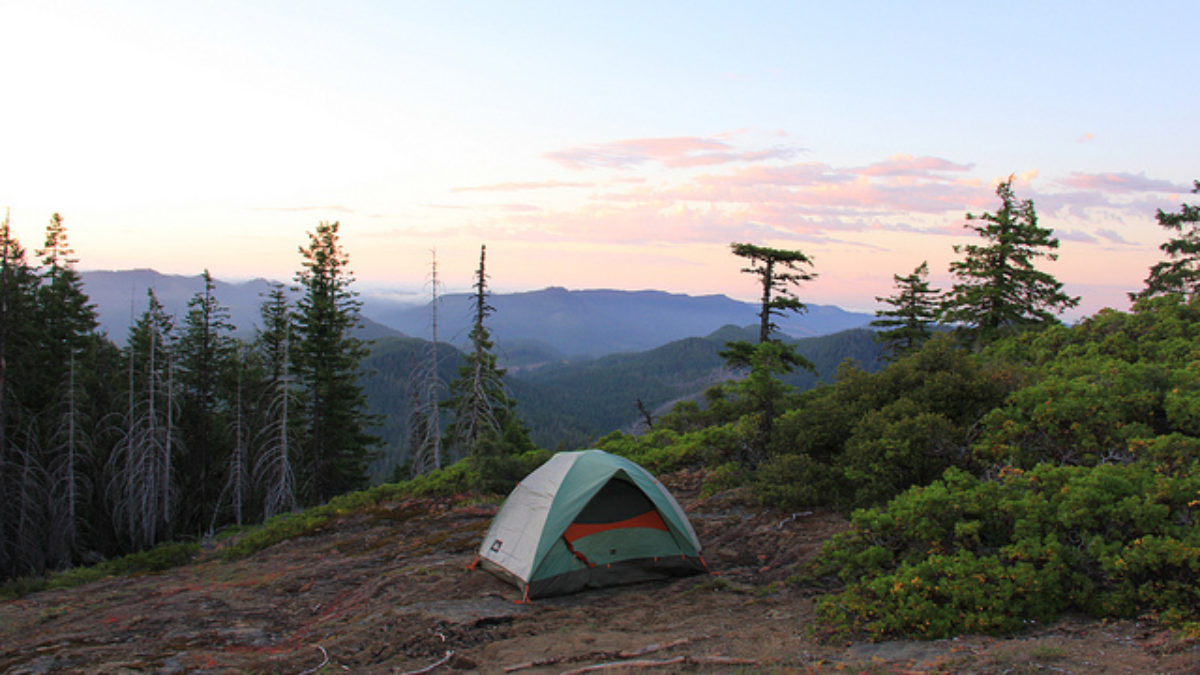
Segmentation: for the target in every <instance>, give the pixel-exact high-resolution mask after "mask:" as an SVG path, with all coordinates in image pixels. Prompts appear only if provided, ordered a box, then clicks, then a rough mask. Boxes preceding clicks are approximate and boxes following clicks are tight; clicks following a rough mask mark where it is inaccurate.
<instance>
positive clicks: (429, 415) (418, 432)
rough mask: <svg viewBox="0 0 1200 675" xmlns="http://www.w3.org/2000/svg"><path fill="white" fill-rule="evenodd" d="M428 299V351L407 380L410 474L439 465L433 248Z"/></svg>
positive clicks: (439, 378)
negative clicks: (429, 296)
mask: <svg viewBox="0 0 1200 675" xmlns="http://www.w3.org/2000/svg"><path fill="white" fill-rule="evenodd" d="M430 277H431V280H430V289H431V290H430V293H431V295H432V296H433V299H432V300H431V301H430V303H429V310H430V313H431V315H430V327H431V339H430V341H429V346H428V349H427V350H426V351H427V352H428V353H427V354H426V355H425V356H424V358H418V359H417V360H416V361H415V362H414V364H413V370H412V374H411V376H410V377H409V380H408V399H409V414H408V447H409V455H408V463H409V468H410V470H411V472H412V474H413V475H414V476H423V475H425V474H427V473H429V472H430V471H435V470H437V469H440V468H442V424H441V420H440V417H439V415H438V411H439V407H440V406H439V400H440V398H441V393H442V378H441V374H440V372H439V369H438V358H439V357H438V274H437V252H436V251H434V252H433V256H432V261H431V263H430Z"/></svg>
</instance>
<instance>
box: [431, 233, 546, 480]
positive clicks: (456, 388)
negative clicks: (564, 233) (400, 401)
mask: <svg viewBox="0 0 1200 675" xmlns="http://www.w3.org/2000/svg"><path fill="white" fill-rule="evenodd" d="M487 280H488V275H487V246H486V245H485V246H481V247H480V249H479V268H478V269H476V270H475V283H474V289H475V294H474V297H473V298H472V303H473V306H474V315H475V320H474V322H473V325H472V326H471V332H470V334H469V339H470V340H471V350H470V352H468V353H467V355H466V358H465V359H464V362H463V364H462V365H461V366H459V369H458V376H457V377H456V378H455V379H454V381H453V382H451V383H450V399H449V400H447V401H446V402H445V406H446V407H447V408H448V409H449V410H450V412H451V416H452V418H451V419H452V421H451V423H450V429H449V436H450V438H449V439H448V440H449V443H448V445H449V446H450V447H452V448H455V449H456V451H457V453H458V454H459V455H466V456H470V457H473V458H475V459H476V461H477V463H478V464H480V465H481V473H484V474H492V473H496V472H497V471H499V472H500V473H504V474H507V473H509V472H507V471H505V470H504V467H505V465H506V464H507V463H506V462H505V461H504V459H503V458H504V457H510V456H512V455H514V454H516V453H519V452H523V451H525V450H527V449H530V448H531V447H532V442H531V441H529V440H528V432H527V431H526V429H525V426H524V425H523V424H522V423H521V421H520V419H519V418H518V417H517V414H516V401H514V400H513V399H512V398H510V397H509V395H508V393H507V392H506V391H505V388H504V372H505V371H504V369H502V368H500V367H499V365H498V364H497V361H496V354H495V353H494V352H493V348H494V346H495V345H494V344H493V342H492V337H491V333H490V332H489V331H488V329H487V326H486V325H485V321H486V319H487V317H488V316H489V315H491V313H492V312H494V311H495V308H493V307H492V306H491V305H490V304H488V296H489V295H490V293H489V291H488V287H487ZM484 465H485V466H484ZM499 478H500V480H501V481H502V482H504V483H507V482H508V479H509V477H508V476H507V475H505V476H501V477H499ZM488 487H490V486H488ZM485 489H487V488H485Z"/></svg>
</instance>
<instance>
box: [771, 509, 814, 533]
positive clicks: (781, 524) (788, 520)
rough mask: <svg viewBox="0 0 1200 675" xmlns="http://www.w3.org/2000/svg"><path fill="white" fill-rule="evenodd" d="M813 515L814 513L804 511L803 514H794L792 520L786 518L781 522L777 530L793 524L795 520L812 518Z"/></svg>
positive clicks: (776, 527)
mask: <svg viewBox="0 0 1200 675" xmlns="http://www.w3.org/2000/svg"><path fill="white" fill-rule="evenodd" d="M812 514H813V512H812V511H803V512H801V513H793V514H792V517H791V518H784V519H783V520H781V521H779V524H778V525H776V526H775V529H777V530H782V529H783V526H784V525H787V524H788V523H791V522H795V520H796V519H797V518H803V517H805V516H811V515H812Z"/></svg>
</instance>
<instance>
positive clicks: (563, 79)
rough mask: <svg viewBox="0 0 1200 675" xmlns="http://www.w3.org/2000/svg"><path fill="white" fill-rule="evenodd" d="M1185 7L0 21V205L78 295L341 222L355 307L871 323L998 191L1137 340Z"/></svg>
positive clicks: (1195, 97)
mask: <svg viewBox="0 0 1200 675" xmlns="http://www.w3.org/2000/svg"><path fill="white" fill-rule="evenodd" d="M1197 26H1200V3H1197V2H1195V1H1194V0H1189V1H1187V2H1169V1H1165V2H1151V3H1129V2H1056V3H1046V2H1040V1H1039V2H1024V1H1019V0H1018V1H1010V2H1004V3H992V2H969V3H964V2H904V3H898V2H844V3H843V2H839V3H831V2H784V1H777V2H766V1H749V2H704V1H697V0H688V1H686V2H684V1H678V2H676V1H668V0H663V1H655V2H646V1H645V0H637V1H632V2H623V1H611V2H573V1H568V0H555V1H546V2H525V1H521V0H514V1H512V2H457V1H454V0H429V1H415V0H414V1H394V2H383V1H379V2H362V1H355V0H343V1H340V2H305V1H286V2H283V1H280V2H255V1H252V0H237V1H226V0H213V1H206V2H187V3H185V2H174V1H165V0H155V1H152V2H133V1H128V0H110V1H109V2H103V3H96V2H65V1H64V2H56V1H54V0H47V1H45V2H28V1H14V0H0V98H2V103H0V207H4V208H7V209H8V213H9V217H10V219H11V223H12V227H13V230H14V231H15V233H16V234H17V236H18V237H19V238H20V240H21V242H22V244H24V246H25V248H27V249H28V250H29V251H30V252H32V251H34V250H35V249H36V248H38V247H39V246H40V245H41V243H42V238H43V232H44V228H45V225H46V223H47V222H48V220H49V218H50V215H51V214H52V213H55V212H58V213H60V214H62V216H63V218H64V222H65V224H66V226H67V230H68V234H69V238H70V242H71V244H72V246H73V248H74V250H75V253H76V255H77V257H78V258H79V264H78V267H79V268H80V269H84V270H91V269H132V268H145V267H150V268H154V269H156V270H158V271H160V272H164V273H172V274H187V275H194V274H199V273H200V272H201V271H203V270H204V269H208V270H210V271H211V273H212V274H213V276H215V277H217V278H219V279H224V280H240V279H250V278H255V277H262V278H268V279H278V280H288V279H291V278H292V276H293V275H294V274H295V272H296V270H297V269H299V267H300V263H301V258H300V255H299V253H298V249H299V247H300V246H302V245H306V244H307V242H308V233H309V232H311V231H313V230H314V229H315V227H316V226H317V224H319V223H320V222H322V221H338V222H339V223H340V226H339V227H340V234H341V243H342V245H343V247H344V249H345V251H346V253H347V254H348V256H349V258H350V268H351V270H353V272H354V275H355V278H356V280H357V281H356V286H357V287H358V288H359V290H360V291H363V292H372V293H388V294H394V295H395V296H396V297H404V296H407V295H415V296H418V297H423V296H425V295H427V294H428V293H429V291H430V268H431V264H430V263H431V260H432V258H433V257H434V252H436V258H437V261H438V265H437V266H438V278H439V281H440V282H441V284H442V286H441V291H442V292H455V291H460V290H465V289H467V288H468V287H469V286H470V284H471V281H472V274H473V272H474V270H475V268H476V265H477V263H478V258H479V250H480V245H482V244H486V245H487V251H488V272H489V275H490V283H491V287H492V290H493V291H495V292H515V291H523V290H534V289H539V288H544V287H547V286H564V287H567V288H573V289H586V288H617V289H630V290H635V289H647V288H655V289H661V290H666V291H670V292H674V293H687V294H693V295H702V294H710V293H720V294H725V295H729V296H731V297H734V298H738V299H743V300H751V301H752V300H754V299H755V298H756V297H757V295H758V289H757V287H756V281H755V279H754V278H753V277H752V276H750V275H746V274H741V273H740V270H741V268H742V267H743V265H742V261H741V260H739V259H737V258H735V257H734V256H733V255H732V254H731V253H730V250H729V245H730V243H732V242H751V243H756V244H761V245H765V246H773V247H778V248H787V249H797V250H801V251H803V252H804V253H805V254H807V255H808V256H809V257H810V258H811V259H812V260H813V263H814V265H813V268H812V271H814V272H815V273H816V274H817V277H816V278H815V279H814V280H812V281H810V282H807V283H806V284H804V285H803V286H802V287H800V288H799V289H797V294H798V295H799V297H800V298H801V299H802V300H803V301H805V302H809V303H816V304H835V305H839V306H842V307H844V308H847V309H852V310H858V311H867V312H870V311H874V310H875V309H877V308H879V307H880V306H881V305H880V303H878V302H877V301H876V297H877V296H887V295H891V294H893V293H894V292H895V285H894V279H893V276H894V275H906V274H909V273H910V272H912V271H913V270H914V269H915V268H916V267H917V266H918V265H920V264H921V263H922V262H923V261H928V264H929V268H930V281H931V283H932V284H933V285H934V286H935V287H938V288H947V287H949V286H950V285H952V284H953V282H954V280H953V278H952V277H951V276H950V275H949V273H948V266H949V264H950V262H951V261H953V260H956V259H959V258H960V257H961V256H960V255H959V254H956V253H955V252H954V246H955V245H963V244H970V243H977V242H978V241H979V238H978V236H977V235H975V234H974V233H972V232H971V231H970V230H967V229H966V228H964V223H966V222H967V221H966V220H965V216H966V214H967V213H975V214H978V213H980V212H984V211H995V210H996V208H998V206H999V201H998V199H997V197H996V195H995V192H994V191H995V186H996V184H997V182H998V181H1000V180H1004V179H1006V178H1007V177H1009V176H1012V177H1013V185H1014V189H1015V192H1016V194H1017V196H1018V197H1019V198H1021V199H1027V198H1028V199H1032V200H1033V201H1034V204H1035V207H1036V208H1037V212H1038V216H1039V219H1040V221H1039V222H1040V224H1041V225H1042V226H1044V227H1049V228H1052V229H1053V230H1054V234H1055V236H1056V237H1057V238H1058V239H1059V240H1060V242H1061V246H1060V248H1059V250H1058V256H1059V257H1058V260H1056V261H1048V260H1044V261H1042V263H1041V264H1040V266H1041V267H1042V268H1043V269H1046V270H1047V271H1050V272H1051V273H1053V274H1054V275H1056V276H1057V278H1058V279H1059V280H1061V281H1063V282H1064V284H1065V290H1066V291H1067V292H1068V293H1071V294H1072V295H1078V296H1080V297H1081V303H1080V306H1079V308H1078V309H1077V310H1074V311H1073V312H1071V313H1069V314H1068V315H1067V316H1066V318H1072V317H1078V316H1082V315H1087V314H1091V313H1093V312H1095V311H1097V310H1099V309H1100V308H1102V307H1115V308H1118V309H1125V308H1127V307H1128V302H1127V299H1126V293H1127V292H1129V291H1135V290H1138V289H1139V288H1141V287H1142V285H1143V280H1144V279H1145V276H1146V272H1147V270H1148V268H1149V267H1150V266H1151V265H1152V264H1153V263H1154V262H1156V261H1157V260H1159V259H1161V252H1160V251H1159V250H1158V246H1159V245H1160V244H1161V243H1163V242H1164V241H1165V239H1166V237H1167V234H1168V233H1167V232H1166V231H1165V230H1163V229H1162V228H1160V227H1159V226H1158V225H1157V223H1156V221H1155V218H1154V215H1155V212H1156V211H1157V210H1158V209H1160V208H1161V209H1165V210H1167V211H1173V210H1178V208H1179V205H1180V204H1181V203H1183V202H1185V201H1186V202H1189V203H1194V202H1196V201H1200V196H1197V195H1193V194H1191V193H1190V188H1191V185H1192V181H1193V180H1194V179H1197V178H1200V162H1197V159H1198V158H1200V125H1198V124H1197V122H1198V121H1200V116H1198V115H1200V87H1197V86H1196V64H1198V63H1200V41H1197V40H1196V39H1195V28H1196V27H1197Z"/></svg>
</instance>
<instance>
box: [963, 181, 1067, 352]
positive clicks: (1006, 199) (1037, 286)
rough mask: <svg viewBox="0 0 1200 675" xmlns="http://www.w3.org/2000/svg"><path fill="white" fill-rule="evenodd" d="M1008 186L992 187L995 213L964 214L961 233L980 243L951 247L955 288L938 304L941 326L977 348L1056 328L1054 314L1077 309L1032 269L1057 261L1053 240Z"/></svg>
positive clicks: (1048, 278) (1050, 278)
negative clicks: (1041, 261)
mask: <svg viewBox="0 0 1200 675" xmlns="http://www.w3.org/2000/svg"><path fill="white" fill-rule="evenodd" d="M1012 180H1013V179H1012V177H1011V176H1010V177H1009V179H1008V180H1007V181H1004V182H1002V183H1000V184H999V185H998V186H997V187H996V195H997V196H998V197H1000V209H999V210H997V211H996V213H994V214H993V213H984V214H982V215H979V216H975V215H972V214H970V213H968V214H967V220H968V221H970V222H968V223H967V224H966V225H964V227H966V228H967V229H970V230H973V231H974V232H975V233H976V234H978V235H979V236H980V237H982V238H983V239H984V240H985V241H986V243H985V244H968V245H965V246H962V245H958V246H955V247H954V252H955V253H963V254H965V257H964V258H963V259H962V260H957V261H954V262H952V263H950V272H951V273H953V274H954V276H955V277H956V278H957V279H958V283H956V284H955V285H954V287H953V288H951V289H950V291H949V292H948V293H947V294H946V296H945V298H944V300H943V305H942V307H943V313H942V320H943V321H944V322H946V323H958V324H960V325H961V326H962V328H960V332H961V333H962V335H963V336H964V337H965V338H966V339H967V340H968V341H970V342H973V343H975V344H977V345H978V344H982V343H986V342H991V341H992V340H994V339H996V338H997V337H1000V336H1002V335H1005V334H1009V333H1013V332H1019V331H1022V330H1028V329H1031V328H1036V327H1039V326H1046V325H1051V324H1054V323H1057V322H1058V320H1057V318H1055V315H1056V314H1059V313H1061V312H1063V311H1064V310H1066V309H1069V308H1071V307H1074V306H1076V305H1078V304H1079V298H1078V297H1071V296H1069V295H1067V294H1066V293H1063V291H1062V283H1061V282H1059V281H1058V280H1057V279H1055V278H1054V276H1053V275H1051V274H1049V273H1047V272H1043V271H1041V270H1038V269H1036V268H1035V267H1034V261H1035V260H1037V259H1038V258H1047V259H1049V260H1056V259H1057V258H1058V255H1057V254H1055V253H1052V251H1053V250H1054V249H1057V248H1058V239H1055V238H1054V237H1053V236H1052V230H1049V229H1046V228H1043V227H1039V226H1038V218H1037V212H1036V211H1035V210H1034V208H1033V200H1030V199H1026V200H1024V201H1018V200H1017V198H1016V196H1015V195H1014V194H1013V190H1012Z"/></svg>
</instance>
